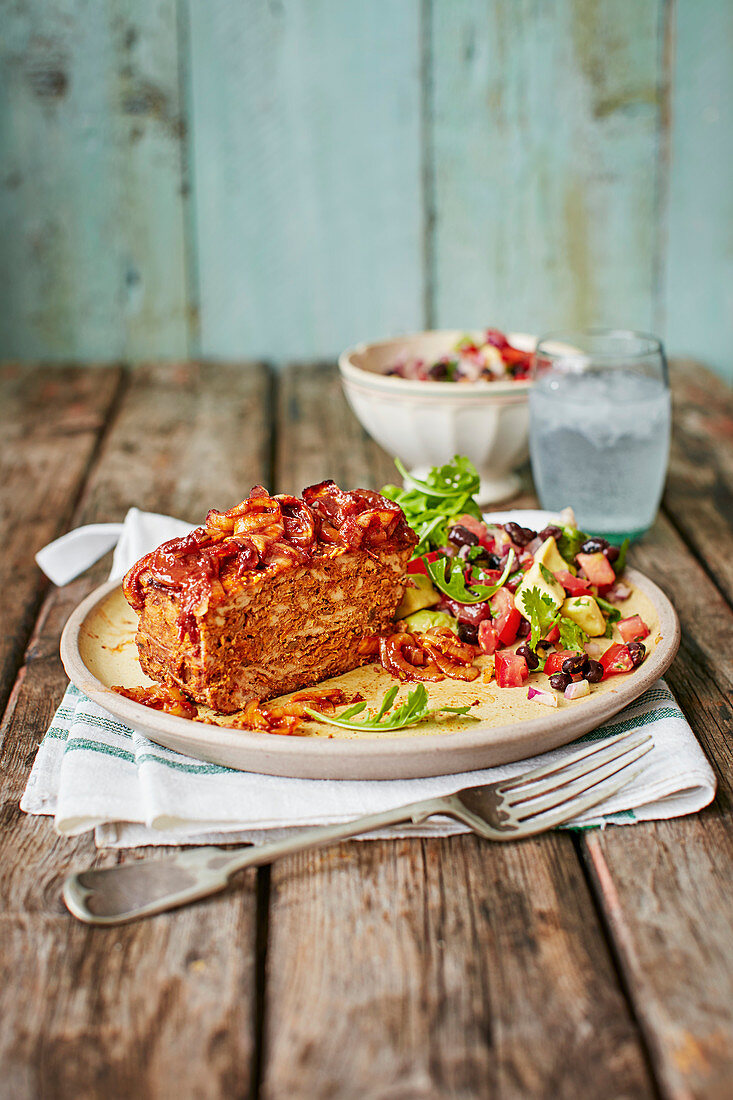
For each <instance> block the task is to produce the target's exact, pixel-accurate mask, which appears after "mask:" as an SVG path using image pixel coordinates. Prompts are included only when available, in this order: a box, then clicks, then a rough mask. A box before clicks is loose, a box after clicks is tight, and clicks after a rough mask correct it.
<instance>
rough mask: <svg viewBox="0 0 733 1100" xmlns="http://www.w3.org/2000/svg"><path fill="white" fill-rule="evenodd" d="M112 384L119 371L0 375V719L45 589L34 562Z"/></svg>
mask: <svg viewBox="0 0 733 1100" xmlns="http://www.w3.org/2000/svg"><path fill="white" fill-rule="evenodd" d="M120 378H121V374H120V371H119V369H110V370H108V371H98V370H94V369H93V368H88V367H87V368H73V369H65V370H61V369H60V368H41V367H37V366H30V365H27V366H26V365H21V364H6V365H5V366H3V367H1V368H0V441H1V445H0V528H1V529H2V555H1V556H0V592H2V605H3V623H2V631H0V711H1V710H2V707H3V706H4V705H5V702H6V700H7V697H8V692H9V691H10V687H11V685H12V682H13V679H14V677H15V673H16V670H17V668H18V665H19V664H20V661H21V658H22V654H23V649H24V647H25V645H26V643H27V641H28V638H29V636H30V632H31V629H32V627H33V621H34V619H35V615H36V613H37V611H38V607H39V601H40V599H41V595H42V593H43V591H44V588H45V585H46V582H45V578H44V576H43V574H42V573H41V571H40V570H39V568H38V566H37V565H36V563H35V560H34V555H35V553H36V551H38V550H40V549H41V547H42V546H44V545H45V544H46V543H47V542H50V541H51V539H53V538H55V537H56V536H57V535H59V534H61V533H62V530H63V526H64V524H65V523H67V522H68V520H69V518H70V516H71V512H72V509H73V507H74V505H75V504H76V500H77V498H78V495H79V493H80V491H81V486H82V483H83V478H84V476H85V474H86V471H87V467H88V465H89V463H90V461H91V458H92V455H93V453H94V449H95V447H96V446H97V443H98V440H99V438H100V435H101V432H102V429H103V427H104V423H105V419H106V417H107V416H108V414H109V412H110V409H111V407H112V404H113V402H114V400H115V395H116V393H117V390H118V387H119V384H120Z"/></svg>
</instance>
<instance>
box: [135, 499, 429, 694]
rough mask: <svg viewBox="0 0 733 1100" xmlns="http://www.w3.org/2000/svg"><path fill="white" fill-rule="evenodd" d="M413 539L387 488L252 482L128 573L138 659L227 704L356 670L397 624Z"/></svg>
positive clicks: (187, 689)
mask: <svg viewBox="0 0 733 1100" xmlns="http://www.w3.org/2000/svg"><path fill="white" fill-rule="evenodd" d="M416 542H417V538H416V536H415V534H414V532H413V531H412V530H411V529H410V528H409V527H408V526H407V523H406V522H405V517H404V515H403V513H402V511H401V509H400V508H398V507H397V505H395V504H393V503H392V501H389V500H387V499H386V498H384V497H382V496H380V495H379V494H378V493H374V492H371V491H369V490H365V489H356V490H352V491H350V492H346V491H343V490H341V489H339V488H338V486H336V485H335V484H334V483H333V482H332V481H326V482H323V483H321V484H320V485H314V486H310V487H309V488H308V489H305V490H304V492H303V499H299V498H297V497H292V496H286V495H281V496H270V495H269V493H267V491H266V490H265V489H263V488H262V487H261V486H255V488H254V489H252V491H251V493H250V495H249V497H248V498H247V500H245V501H243V502H242V503H241V504H239V505H237V507H236V508H232V509H231V510H230V511H229V512H223V513H222V512H216V511H212V512H209V514H208V516H207V517H206V523H205V525H204V526H203V527H198V528H196V530H194V531H192V532H191V534H189V535H187V536H185V537H184V538H181V539H173V540H171V541H170V542H167V543H164V544H163V545H162V546H160V547H158V549H157V550H154V551H153V552H152V553H151V554H148V555H146V556H145V557H144V558H142V559H141V560H140V561H139V562H137V563H136V565H134V566H133V567H132V569H131V570H130V571H129V573H128V574H127V576H126V577H125V579H124V592H125V596H126V598H127V600H128V602H129V603H130V605H131V606H132V607H133V608H134V609H135V610H136V611H137V612H138V613H139V616H140V621H139V627H138V633H137V646H138V653H139V656H140V664H141V666H142V668H143V670H144V672H146V673H147V675H148V676H150V677H152V678H153V679H155V680H159V681H161V682H162V683H167V684H170V685H173V686H175V687H178V688H180V689H181V690H182V691H183V692H184V693H185V694H186V695H187V696H189V697H190V698H191V699H194V700H195V701H196V702H198V703H203V704H206V705H207V706H209V707H211V708H213V709H214V710H217V711H219V712H221V713H224V714H229V713H232V712H233V711H236V710H240V709H241V708H242V707H243V706H244V705H245V704H246V703H247V702H249V701H250V700H251V699H261V700H265V699H271V698H273V697H274V696H277V695H282V694H283V693H285V692H288V691H294V690H296V689H297V688H301V687H308V686H311V685H313V684H316V683H319V682H320V681H321V680H325V679H328V678H329V677H331V676H336V675H338V674H340V673H342V672H347V671H349V670H350V669H352V668H356V667H357V666H358V665H360V664H364V663H366V662H367V661H368V660H370V653H371V652H372V647H370V646H369V644H368V641H367V640H368V639H369V638H370V637H373V636H376V635H378V634H380V633H382V632H383V631H385V630H386V629H388V627H389V623H390V622H391V620H392V618H393V616H394V613H395V610H396V609H397V606H398V605H399V603H400V600H401V599H402V596H403V593H404V589H405V583H406V576H405V569H406V566H407V562H408V559H409V557H410V555H411V553H412V551H413V549H414V547H415V545H416Z"/></svg>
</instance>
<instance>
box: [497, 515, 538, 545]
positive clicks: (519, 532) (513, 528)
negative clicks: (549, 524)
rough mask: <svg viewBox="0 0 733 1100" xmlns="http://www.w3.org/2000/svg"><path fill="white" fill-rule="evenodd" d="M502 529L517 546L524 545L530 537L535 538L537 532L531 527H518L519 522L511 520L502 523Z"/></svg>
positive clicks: (530, 539) (529, 540)
mask: <svg viewBox="0 0 733 1100" xmlns="http://www.w3.org/2000/svg"><path fill="white" fill-rule="evenodd" d="M504 530H505V531H506V533H507V535H508V536H509V538H510V539H511V540H512V542H514V543H516V545H517V546H526V545H527V543H528V542H531V541H532V539H536V538H537V532H536V531H533V530H532V529H531V527H520V526H519V524H518V523H515V522H514V521H513V520H510V521H509V523H505V524H504Z"/></svg>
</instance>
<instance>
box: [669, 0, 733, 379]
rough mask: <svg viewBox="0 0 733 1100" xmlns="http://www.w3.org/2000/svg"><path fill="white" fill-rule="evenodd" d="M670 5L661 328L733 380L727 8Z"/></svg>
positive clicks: (732, 41) (732, 156)
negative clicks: (670, 38) (672, 17)
mask: <svg viewBox="0 0 733 1100" xmlns="http://www.w3.org/2000/svg"><path fill="white" fill-rule="evenodd" d="M669 7H670V8H671V9H672V11H673V12H674V31H673V37H672V40H671V42H670V48H669V54H670V65H669V89H668V96H669V106H668V111H669V118H670V133H669V150H668V155H669V162H668V165H667V166H666V171H667V173H668V179H667V183H666V191H667V198H666V203H665V208H666V209H665V222H666V234H667V245H666V248H665V253H664V267H663V271H662V276H663V286H662V289H663V295H664V298H663V303H662V304H663V311H664V330H665V331H666V339H667V342H668V344H669V347H670V348H671V349H672V351H673V353H674V354H675V355H694V356H695V357H696V358H697V359H698V360H700V361H701V362H703V363H706V364H707V365H708V366H710V367H713V368H714V369H715V370H716V371H718V372H720V373H721V374H722V375H723V377H726V378H727V379H728V381H729V382H733V357H732V356H731V353H730V349H731V346H733V308H731V286H733V248H731V237H730V226H731V225H733V189H732V188H731V186H730V180H731V176H732V175H733V141H732V140H731V136H732V135H733V74H732V73H731V66H730V57H731V53H732V52H733V5H731V4H728V3H723V4H721V3H719V0H676V2H675V3H674V4H671V5H669ZM702 163H704V164H705V171H704V172H702V173H701V172H700V171H699V168H698V166H699V165H700V164H702Z"/></svg>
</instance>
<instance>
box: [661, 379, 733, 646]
mask: <svg viewBox="0 0 733 1100" xmlns="http://www.w3.org/2000/svg"><path fill="white" fill-rule="evenodd" d="M672 388H673V394H674V404H673V411H674V423H673V433H672V450H671V455H670V467H669V478H668V481H667V488H666V491H665V495H664V502H665V506H666V509H667V512H668V514H669V515H670V517H671V518H672V520H673V522H674V524H675V525H676V527H677V528H678V530H679V531H680V532H681V533H682V534H683V535H684V539H685V542H686V543H687V544H688V545H689V546H691V547H692V548H693V550H694V552H695V553H696V554H697V555H698V557H699V558H700V560H701V561H702V562H703V563H704V565H705V568H706V570H707V571H708V573H709V574H710V576H711V577H712V578H713V580H714V582H715V584H716V585H717V586H718V587H719V588H720V589H721V591H722V592H723V593H724V594H725V596H726V597H727V599H728V602H729V603H730V604H731V605H733V390H731V388H730V386H728V385H727V384H726V383H725V382H722V381H719V380H718V379H717V378H715V377H714V376H713V375H712V374H710V373H709V372H708V371H704V372H701V371H700V366H699V364H698V363H696V362H694V361H692V360H677V361H675V362H674V363H673V365H672ZM729 652H730V651H729Z"/></svg>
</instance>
